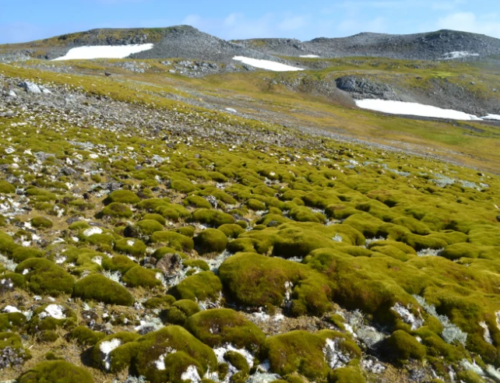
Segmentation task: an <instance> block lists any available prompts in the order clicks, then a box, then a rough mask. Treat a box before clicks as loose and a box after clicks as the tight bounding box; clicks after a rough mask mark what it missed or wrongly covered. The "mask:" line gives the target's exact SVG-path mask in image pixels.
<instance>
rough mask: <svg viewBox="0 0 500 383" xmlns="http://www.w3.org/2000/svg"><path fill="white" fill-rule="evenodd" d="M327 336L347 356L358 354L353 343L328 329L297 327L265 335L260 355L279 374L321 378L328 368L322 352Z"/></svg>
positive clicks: (359, 353)
mask: <svg viewBox="0 0 500 383" xmlns="http://www.w3.org/2000/svg"><path fill="white" fill-rule="evenodd" d="M327 339H329V340H331V341H336V342H337V343H336V347H339V349H340V350H341V351H342V352H343V353H345V354H346V355H349V358H350V359H358V358H360V357H361V350H360V349H359V348H358V347H357V346H356V344H355V343H354V342H352V341H349V340H348V339H347V338H346V337H345V335H342V334H340V333H337V332H334V331H329V330H323V331H320V332H318V333H317V334H311V333H309V332H307V331H302V330H298V331H292V332H289V333H286V334H282V335H276V336H272V337H269V338H267V339H266V341H265V342H264V345H263V349H262V354H263V355H264V356H265V357H266V358H268V359H269V364H270V366H271V371H273V372H275V373H277V374H279V375H282V376H285V375H288V374H292V373H299V374H301V375H304V376H305V377H307V378H308V379H311V380H325V379H326V378H327V376H328V374H329V372H330V370H331V369H330V366H329V365H328V362H327V361H326V360H325V355H324V352H323V350H324V348H325V346H326V344H327V342H326V341H327Z"/></svg>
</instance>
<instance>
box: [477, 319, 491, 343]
mask: <svg viewBox="0 0 500 383" xmlns="http://www.w3.org/2000/svg"><path fill="white" fill-rule="evenodd" d="M479 326H481V327H482V328H483V330H484V333H483V338H484V341H485V342H487V343H489V344H493V339H492V338H491V333H490V329H489V328H488V325H487V324H486V322H479Z"/></svg>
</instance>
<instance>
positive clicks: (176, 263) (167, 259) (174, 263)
mask: <svg viewBox="0 0 500 383" xmlns="http://www.w3.org/2000/svg"><path fill="white" fill-rule="evenodd" d="M156 268H157V269H158V270H160V271H161V272H162V273H163V274H164V275H166V276H170V275H174V274H176V273H177V272H178V271H180V270H181V269H182V258H181V256H180V255H179V254H176V253H170V254H165V256H164V257H163V258H162V259H160V260H159V261H158V262H156Z"/></svg>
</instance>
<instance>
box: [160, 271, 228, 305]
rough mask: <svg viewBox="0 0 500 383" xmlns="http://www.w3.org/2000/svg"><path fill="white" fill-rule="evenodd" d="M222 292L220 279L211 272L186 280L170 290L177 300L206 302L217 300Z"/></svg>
mask: <svg viewBox="0 0 500 383" xmlns="http://www.w3.org/2000/svg"><path fill="white" fill-rule="evenodd" d="M221 291H222V283H221V281H220V279H219V278H218V277H217V276H216V275H215V274H214V273H212V272H211V271H202V272H201V273H197V274H194V275H191V276H189V277H187V278H186V279H184V280H183V281H182V282H181V283H179V284H178V285H177V286H175V287H173V288H172V289H170V290H169V294H172V295H173V296H174V297H176V298H177V299H191V300H194V301H196V300H198V301H205V300H207V299H210V300H213V301H215V300H217V299H218V298H219V295H220V293H221Z"/></svg>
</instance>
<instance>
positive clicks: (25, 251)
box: [12, 247, 45, 263]
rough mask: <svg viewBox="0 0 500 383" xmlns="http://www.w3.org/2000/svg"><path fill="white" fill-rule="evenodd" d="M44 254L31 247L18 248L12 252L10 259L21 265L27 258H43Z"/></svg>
mask: <svg viewBox="0 0 500 383" xmlns="http://www.w3.org/2000/svg"><path fill="white" fill-rule="evenodd" d="M44 255H45V253H44V252H43V251H41V250H38V249H35V248H32V247H18V248H17V249H16V250H14V251H13V252H12V259H13V260H14V261H15V262H17V263H21V262H23V261H25V260H27V259H29V258H43V257H44Z"/></svg>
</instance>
